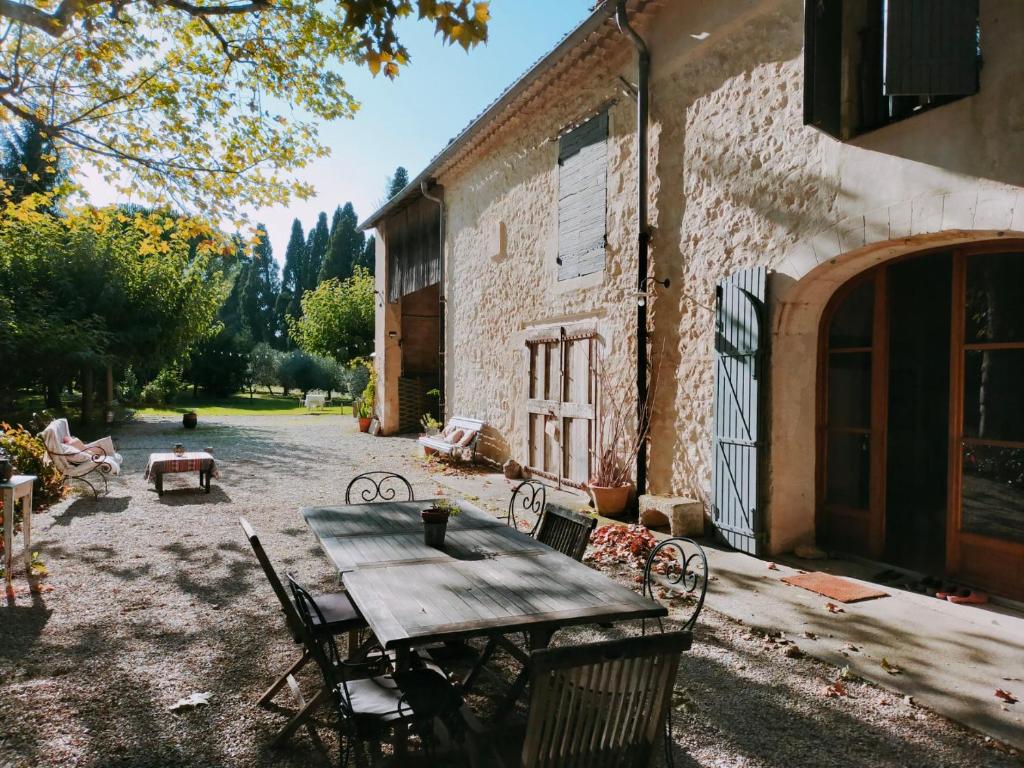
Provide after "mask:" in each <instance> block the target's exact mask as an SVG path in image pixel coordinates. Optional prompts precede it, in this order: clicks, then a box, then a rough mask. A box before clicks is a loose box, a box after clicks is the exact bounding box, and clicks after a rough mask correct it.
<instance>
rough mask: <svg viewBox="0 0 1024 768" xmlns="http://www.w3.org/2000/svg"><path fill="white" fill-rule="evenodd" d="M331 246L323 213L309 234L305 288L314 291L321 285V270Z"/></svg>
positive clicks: (329, 234) (329, 231) (328, 229)
mask: <svg viewBox="0 0 1024 768" xmlns="http://www.w3.org/2000/svg"><path fill="white" fill-rule="evenodd" d="M330 245H331V230H330V228H329V227H328V226H327V214H326V213H324V212H323V211H321V212H320V216H319V217H318V218H317V220H316V226H315V227H313V229H312V230H311V231H310V233H309V240H308V241H307V242H306V272H305V281H304V282H303V286H302V287H303V288H304V289H305V290H307V291H312V290H313V289H314V288H316V287H317V285H319V284H320V270H321V269H322V268H323V265H324V259H325V258H326V257H327V249H328V248H329V247H330Z"/></svg>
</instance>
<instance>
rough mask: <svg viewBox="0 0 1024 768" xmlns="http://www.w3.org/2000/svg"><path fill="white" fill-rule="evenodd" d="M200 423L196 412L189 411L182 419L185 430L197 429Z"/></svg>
mask: <svg viewBox="0 0 1024 768" xmlns="http://www.w3.org/2000/svg"><path fill="white" fill-rule="evenodd" d="M198 423H199V416H197V415H196V412H195V411H188V412H187V413H186V414H185V415H184V416H182V417H181V426H183V427H184V428H185V429H195V428H196V424H198Z"/></svg>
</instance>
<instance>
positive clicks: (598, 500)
mask: <svg viewBox="0 0 1024 768" xmlns="http://www.w3.org/2000/svg"><path fill="white" fill-rule="evenodd" d="M587 490H589V491H590V496H591V497H592V498H593V499H594V506H595V507H596V508H597V513H598V514H599V515H603V516H604V517H619V516H620V515H622V513H623V512H625V511H626V504H627V503H629V486H628V485H619V486H615V487H613V488H607V487H604V486H601V485H588V486H587Z"/></svg>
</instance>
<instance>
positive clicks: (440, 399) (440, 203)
mask: <svg viewBox="0 0 1024 768" xmlns="http://www.w3.org/2000/svg"><path fill="white" fill-rule="evenodd" d="M420 193H421V194H422V195H423V196H424V197H425V198H426V199H427V200H430V201H431V202H434V203H437V208H438V216H437V218H438V226H437V229H438V233H437V236H438V244H437V248H438V252H439V253H438V258H439V260H440V262H441V276H440V279H439V281H438V284H437V294H438V308H437V391H438V392H439V393H440V394H439V395H438V396H437V411H438V413H437V416H438V421H440V422H441V423H442V424H444V423H445V421H446V419H445V416H444V410H445V398H444V342H445V335H444V333H445V332H444V316H445V310H446V306H447V305H446V303H445V297H444V269H445V260H444V220H445V208H444V200H443V199H442V198H440V197H435V196H434V195H431V194H430V193H429V192H428V191H427V182H426V180H424V181H421V182H420Z"/></svg>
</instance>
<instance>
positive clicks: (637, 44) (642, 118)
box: [615, 0, 651, 496]
mask: <svg viewBox="0 0 1024 768" xmlns="http://www.w3.org/2000/svg"><path fill="white" fill-rule="evenodd" d="M615 20H616V21H617V22H618V25H619V31H620V32H622V34H624V35H625V36H626V37H628V38H629V40H630V42H632V43H633V47H634V48H636V53H637V77H636V80H637V83H636V89H637V98H636V152H637V259H636V274H637V277H636V281H637V285H636V295H637V296H639V295H641V294H642V293H646V291H647V253H648V249H649V247H650V240H651V233H650V228H649V226H648V220H647V162H648V157H647V155H648V151H647V116H648V96H649V94H648V91H649V88H648V82H649V80H650V70H651V54H650V51H648V49H647V44H646V43H645V42H644V41H643V38H641V37H640V35H638V34H637V33H636V31H635V30H634V29H633V28H632V27H631V26H629V17H628V16H627V15H626V0H618V3H617V5H616V9H615ZM636 420H637V430H642V429H644V427H645V425H646V424H647V420H648V413H647V302H646V301H645V302H643V303H640V302H637V308H636ZM636 492H637V495H638V496H639V495H641V494H644V493H646V492H647V440H646V439H645V440H643V441H642V442H641V444H640V448H639V450H638V451H637V452H636Z"/></svg>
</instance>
